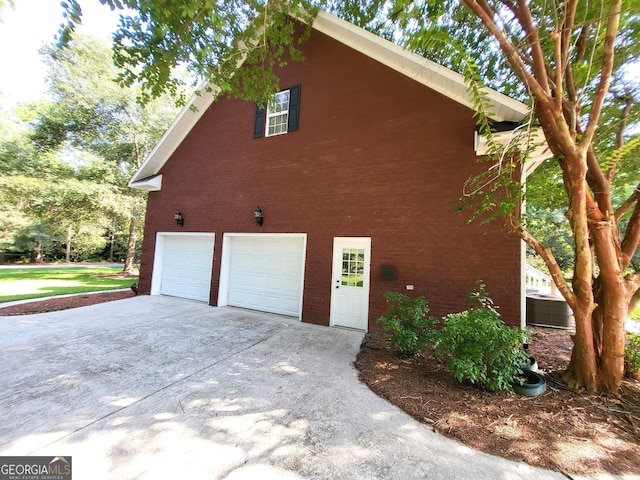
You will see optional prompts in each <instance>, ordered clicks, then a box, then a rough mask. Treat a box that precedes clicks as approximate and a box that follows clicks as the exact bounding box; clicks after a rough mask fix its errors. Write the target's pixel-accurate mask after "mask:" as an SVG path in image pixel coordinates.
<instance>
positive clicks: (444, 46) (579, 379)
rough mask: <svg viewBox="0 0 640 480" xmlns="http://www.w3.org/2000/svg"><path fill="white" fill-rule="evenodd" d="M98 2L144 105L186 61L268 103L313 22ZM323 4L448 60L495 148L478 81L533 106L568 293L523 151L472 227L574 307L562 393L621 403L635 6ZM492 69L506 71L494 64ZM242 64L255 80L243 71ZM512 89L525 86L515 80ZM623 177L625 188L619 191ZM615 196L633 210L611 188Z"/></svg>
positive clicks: (633, 216)
mask: <svg viewBox="0 0 640 480" xmlns="http://www.w3.org/2000/svg"><path fill="white" fill-rule="evenodd" d="M101 2H102V3H105V4H108V5H110V6H111V7H112V8H122V7H123V6H127V7H129V8H131V9H133V10H135V11H136V12H137V16H128V17H125V18H123V20H122V22H121V28H120V31H119V32H118V34H117V35H116V45H115V52H116V59H117V61H118V62H119V65H120V66H121V67H123V68H125V73H124V74H123V76H122V77H121V81H122V82H123V83H125V84H127V83H130V82H132V81H134V80H136V79H139V80H141V81H142V82H143V85H144V87H145V88H146V91H147V92H148V95H149V96H154V95H157V94H159V93H160V92H162V91H165V90H166V89H169V90H171V88H173V87H174V86H175V82H174V81H173V80H172V79H171V76H170V75H171V69H172V68H174V67H175V66H176V65H178V64H179V63H180V62H187V63H188V64H189V65H190V68H191V70H192V71H193V72H194V73H196V74H197V75H198V76H199V77H200V78H206V79H208V80H211V81H212V82H213V84H215V85H218V86H219V87H220V88H221V90H222V91H232V92H233V93H235V94H236V95H243V96H249V97H254V98H259V96H260V92H262V94H263V95H264V92H265V90H266V93H267V94H269V93H271V92H272V91H274V90H275V87H274V86H275V84H276V79H274V77H273V74H272V73H271V72H272V70H271V68H272V67H273V66H274V65H276V64H278V62H282V61H283V60H282V59H283V58H284V56H283V52H284V51H285V49H288V50H290V51H293V52H294V53H295V45H294V39H293V36H292V33H293V28H292V27H291V23H292V22H291V21H290V20H289V19H287V17H286V15H283V14H282V11H283V10H286V11H288V12H295V13H296V14H297V15H298V14H299V12H300V11H301V10H300V9H302V8H304V9H306V10H307V11H310V12H313V10H312V8H311V5H310V3H307V2H303V1H291V2H286V3H284V2H282V3H280V2H269V3H267V2H266V1H265V2H261V1H255V2H240V1H232V0H228V1H218V2H211V3H209V4H204V5H203V4H202V2H199V1H195V0H187V1H180V2H179V3H180V5H179V8H178V6H177V5H172V3H173V2H171V1H169V2H167V1H166V0H163V1H160V0H156V1H147V2H141V1H138V0H101ZM311 3H313V4H314V5H318V4H322V3H325V2H311ZM336 4H337V6H336ZM328 5H329V6H330V7H331V6H333V7H334V8H336V9H337V10H338V11H339V12H340V13H341V14H342V15H343V16H349V17H350V18H352V19H359V21H362V22H365V23H367V25H369V26H370V27H372V28H384V30H385V32H386V33H387V35H389V34H390V32H393V35H396V31H395V29H396V28H397V29H399V31H400V32H401V33H402V34H403V41H404V44H405V45H406V46H407V47H409V48H411V49H413V50H417V51H421V52H422V53H425V54H427V55H428V56H435V57H436V58H438V56H441V58H442V59H445V60H446V59H447V55H448V53H447V52H450V53H453V57H449V58H451V59H452V60H451V61H450V63H451V65H450V66H452V67H453V68H454V69H457V70H459V71H460V72H461V73H463V75H465V77H466V78H467V79H468V82H469V87H470V91H471V92H472V94H473V95H474V96H475V97H476V99H475V100H476V105H477V107H478V122H479V124H481V125H482V126H483V127H484V129H485V132H486V133H487V135H489V138H491V137H490V130H491V123H490V121H489V119H488V118H486V116H484V115H483V114H482V111H483V109H484V108H486V107H487V105H486V101H485V99H484V98H483V96H482V90H481V89H480V88H479V83H480V82H482V81H483V80H484V79H486V78H489V80H490V82H493V84H494V86H495V84H496V83H497V84H500V83H502V84H509V85H512V90H511V91H510V93H512V94H516V95H520V96H522V97H523V98H525V99H526V100H527V101H528V102H530V104H531V108H532V118H531V120H530V123H529V124H530V125H532V126H539V127H540V128H541V129H542V132H543V134H544V138H545V141H546V143H547V144H548V146H549V148H550V149H551V151H552V153H553V155H554V157H555V162H556V164H557V168H558V169H559V172H560V174H561V178H562V185H563V189H564V192H565V200H564V205H565V206H566V216H567V218H568V222H569V225H570V229H571V235H572V238H573V242H574V257H575V259H574V267H573V278H572V280H571V283H570V284H569V282H567V281H566V280H565V278H564V276H563V275H562V270H561V268H560V266H559V264H558V262H557V260H556V258H555V256H554V254H553V251H552V249H551V248H549V246H548V245H545V244H544V243H542V242H541V241H540V240H539V239H537V238H536V237H534V236H533V235H532V234H531V232H530V231H529V230H528V229H527V226H526V224H525V223H524V222H523V221H522V218H521V215H520V212H519V208H518V207H519V202H518V199H519V198H520V190H519V188H520V185H519V180H520V178H519V176H517V173H518V172H519V168H520V166H521V164H522V162H524V161H525V160H526V151H525V150H522V149H519V150H517V151H510V152H509V156H508V157H506V158H507V160H508V161H507V162H506V163H507V164H509V165H507V167H509V168H505V169H504V170H503V173H502V174H501V175H500V176H499V177H497V178H496V179H495V180H494V181H492V182H489V184H487V185H488V188H487V189H477V192H475V193H474V194H473V195H471V197H472V199H476V200H478V203H477V204H476V208H477V210H476V213H475V214H474V215H473V217H482V216H483V215H487V216H488V218H494V217H496V216H502V217H503V218H505V219H506V223H507V224H508V225H509V226H510V227H511V228H513V229H514V230H515V231H516V232H517V233H518V234H519V235H520V236H521V238H522V239H523V240H524V241H525V242H526V243H527V244H528V245H529V246H530V247H531V248H532V249H533V250H535V251H536V252H537V253H538V254H539V255H540V256H541V257H542V258H543V259H544V261H545V263H546V265H547V267H548V268H549V271H550V273H551V275H552V276H553V278H554V280H555V282H556V284H557V285H558V288H559V290H560V292H561V293H562V295H563V296H564V297H565V299H566V300H567V302H568V304H569V305H570V307H571V308H572V310H573V312H574V315H575V320H576V335H575V344H574V348H573V352H572V358H571V362H570V364H569V367H568V370H567V373H566V376H565V379H566V381H567V382H569V383H570V384H571V385H574V386H576V387H584V388H586V389H587V390H589V391H595V390H601V391H607V392H616V391H617V390H618V388H619V386H620V382H621V379H622V375H623V371H624V364H623V358H624V340H625V319H626V315H627V311H628V308H629V306H630V304H631V302H632V301H633V299H634V295H635V294H636V292H637V291H638V290H639V289H640V274H639V273H638V271H637V270H635V269H634V268H633V267H632V263H631V259H632V258H633V256H634V254H635V252H636V250H637V247H638V243H639V242H640V184H639V181H640V179H639V178H638V168H637V166H638V157H637V152H638V147H639V146H640V140H639V139H638V135H637V134H636V135H635V136H629V135H628V134H627V130H626V127H627V126H628V125H629V124H630V123H631V122H633V121H634V120H637V118H638V107H637V103H636V98H637V97H636V96H635V95H636V93H635V92H636V87H634V86H633V85H631V83H632V81H635V80H632V81H628V80H623V77H622V71H623V67H624V66H625V65H626V64H629V63H630V62H634V61H636V62H637V60H638V55H639V49H640V44H639V43H638V42H637V40H636V39H637V38H638V30H639V29H640V18H639V16H638V14H637V12H639V11H640V8H639V7H640V5H639V2H638V0H624V1H623V0H610V1H605V0H599V1H595V2H579V1H578V0H567V1H565V2H560V3H559V2H546V1H541V0H540V1H539V0H532V1H528V2H526V1H524V0H463V1H462V2H457V1H451V0H444V1H442V2H431V1H428V0H395V1H394V2H380V1H376V0H366V1H363V2H347V3H344V4H342V6H340V3H339V2H328ZM461 5H464V6H466V9H462V8H460V7H461ZM306 20H309V17H307V18H306ZM390 24H393V25H394V26H393V27H392V28H391V29H390V28H389V25H390ZM458 26H461V27H462V28H460V29H458V28H455V27H458ZM476 27H480V28H476ZM453 29H455V31H454V32H453V33H452V30H453ZM460 39H462V41H460ZM470 42H472V43H470ZM465 43H466V44H468V45H471V47H470V49H467V48H465V47H466V45H465ZM429 53H433V55H430V54H429ZM498 57H502V58H503V59H504V61H503V62H498V63H496V62H494V60H495V59H497V58H498ZM245 58H246V62H245V65H246V66H247V67H248V68H243V69H241V70H239V71H238V70H237V66H238V64H239V63H240V62H241V61H242V60H243V59H245ZM293 58H296V56H295V55H293ZM483 76H484V79H483ZM513 78H515V79H517V80H518V81H519V86H518V85H515V84H513V83H512V82H509V79H513ZM612 82H614V83H615V84H616V86H615V88H612ZM623 82H624V83H623ZM636 82H637V81H636ZM616 109H618V113H617V114H614V113H613V112H615V111H616ZM496 147H499V145H496ZM625 164H627V168H625ZM629 165H631V168H629ZM634 166H635V167H636V168H634ZM619 174H622V176H623V177H626V179H625V181H622V182H619V181H617V180H616V176H617V175H619ZM620 184H624V185H625V187H623V188H622V191H623V192H624V191H625V189H626V197H625V198H623V197H624V195H623V192H618V191H617V190H616V187H618V186H619V185H620ZM618 190H619V189H618Z"/></svg>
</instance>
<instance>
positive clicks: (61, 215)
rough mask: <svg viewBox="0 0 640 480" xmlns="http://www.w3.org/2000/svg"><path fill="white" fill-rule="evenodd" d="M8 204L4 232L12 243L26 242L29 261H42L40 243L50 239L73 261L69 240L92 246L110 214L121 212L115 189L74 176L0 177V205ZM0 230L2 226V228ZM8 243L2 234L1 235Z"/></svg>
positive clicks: (101, 240) (47, 242)
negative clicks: (58, 177) (29, 255)
mask: <svg viewBox="0 0 640 480" xmlns="http://www.w3.org/2000/svg"><path fill="white" fill-rule="evenodd" d="M7 205H10V206H11V212H12V215H10V216H8V219H7V220H6V222H9V221H11V222H13V225H8V224H7V225H5V228H6V230H5V231H6V232H13V237H14V238H13V239H12V242H11V243H14V244H15V243H20V242H28V243H30V245H29V246H30V247H31V248H30V249H32V250H33V252H34V253H33V260H34V261H36V262H37V261H42V252H43V248H44V247H45V246H46V245H47V244H50V243H52V242H54V241H60V242H61V243H64V244H65V246H66V254H65V259H66V261H70V260H71V255H72V244H73V243H75V242H76V240H81V241H79V245H81V246H82V247H83V248H90V249H93V250H95V249H96V248H98V247H99V245H100V244H101V243H102V242H103V232H104V228H105V226H106V225H108V222H109V221H110V219H111V217H112V215H113V214H114V213H115V214H117V213H118V212H119V208H120V205H119V203H118V202H117V193H116V192H114V190H113V188H112V187H110V186H106V185H99V184H96V183H94V182H88V181H80V180H76V179H73V178H69V179H51V178H44V179H43V178H34V177H25V176H17V175H13V176H2V177H1V178H0V206H5V207H4V208H6V206H7ZM3 230H4V229H3ZM5 242H6V239H5Z"/></svg>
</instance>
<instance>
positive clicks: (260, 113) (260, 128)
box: [253, 103, 267, 138]
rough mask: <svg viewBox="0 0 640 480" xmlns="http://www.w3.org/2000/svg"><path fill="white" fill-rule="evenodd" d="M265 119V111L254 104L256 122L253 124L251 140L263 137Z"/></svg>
mask: <svg viewBox="0 0 640 480" xmlns="http://www.w3.org/2000/svg"><path fill="white" fill-rule="evenodd" d="M266 118H267V109H266V108H263V107H260V105H258V104H257V103H256V120H255V123H254V124H253V138H262V137H264V125H265V120H266Z"/></svg>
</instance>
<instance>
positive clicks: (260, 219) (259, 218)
mask: <svg viewBox="0 0 640 480" xmlns="http://www.w3.org/2000/svg"><path fill="white" fill-rule="evenodd" d="M253 218H255V219H256V223H257V224H258V225H260V226H262V222H264V217H263V216H262V210H261V209H260V206H259V205H258V207H257V208H256V209H255V210H254V211H253Z"/></svg>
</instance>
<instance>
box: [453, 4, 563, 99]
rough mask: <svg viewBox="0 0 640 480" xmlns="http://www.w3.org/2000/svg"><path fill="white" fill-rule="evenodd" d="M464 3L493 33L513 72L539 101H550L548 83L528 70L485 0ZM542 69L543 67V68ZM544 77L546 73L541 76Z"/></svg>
mask: <svg viewBox="0 0 640 480" xmlns="http://www.w3.org/2000/svg"><path fill="white" fill-rule="evenodd" d="M463 1H464V4H465V5H467V7H469V8H470V9H471V10H472V11H473V12H474V13H475V14H476V15H477V17H478V18H479V19H480V20H481V21H482V23H483V24H484V25H485V27H486V28H487V30H488V31H489V33H491V35H493V37H494V38H495V39H496V40H497V41H498V43H499V44H500V48H501V50H502V52H503V53H504V55H505V57H506V59H507V62H509V65H511V68H512V69H513V71H514V73H515V74H516V75H517V76H518V78H520V80H522V81H523V82H524V84H525V85H526V86H527V87H528V88H529V90H531V91H532V93H534V95H535V97H536V98H537V99H538V101H539V102H546V103H548V102H550V101H551V95H550V93H549V90H548V85H546V88H545V86H543V85H541V84H540V83H539V82H538V80H536V78H535V77H534V76H533V75H532V74H531V72H529V71H528V70H527V68H526V66H525V63H524V62H523V60H522V58H521V57H520V54H519V53H518V51H517V49H516V48H515V46H514V45H513V43H512V42H511V41H510V40H509V39H508V38H507V37H506V36H505V35H504V33H503V32H502V31H501V30H500V28H499V27H498V25H497V24H496V22H495V21H494V20H493V17H494V15H495V12H494V11H493V10H492V9H491V7H489V5H488V4H487V2H486V1H485V0H463ZM543 70H544V68H543ZM543 78H546V75H545V76H544V77H543Z"/></svg>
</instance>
